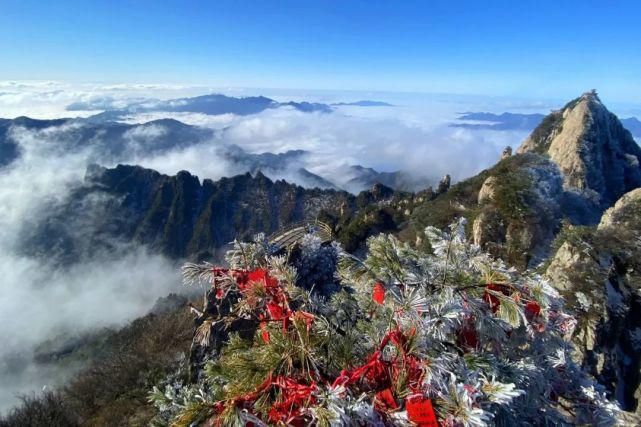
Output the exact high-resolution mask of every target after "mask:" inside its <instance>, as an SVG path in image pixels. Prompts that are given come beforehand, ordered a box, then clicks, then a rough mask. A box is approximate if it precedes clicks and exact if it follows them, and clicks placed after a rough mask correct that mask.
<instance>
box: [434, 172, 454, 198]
mask: <svg viewBox="0 0 641 427" xmlns="http://www.w3.org/2000/svg"><path fill="white" fill-rule="evenodd" d="M451 183H452V178H451V177H450V175H449V174H448V175H445V176H444V177H443V178H441V180H440V181H439V182H438V187H437V188H438V189H437V190H436V191H437V192H438V193H439V194H442V193H445V192H447V190H449V189H450V185H451Z"/></svg>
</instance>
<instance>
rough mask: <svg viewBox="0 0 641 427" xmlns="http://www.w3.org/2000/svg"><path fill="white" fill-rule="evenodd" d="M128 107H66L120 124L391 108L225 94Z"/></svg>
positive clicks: (103, 103) (98, 102) (95, 103)
mask: <svg viewBox="0 0 641 427" xmlns="http://www.w3.org/2000/svg"><path fill="white" fill-rule="evenodd" d="M123 102H125V103H126V104H127V105H126V106H125V107H120V108H113V106H114V102H113V100H111V99H109V100H105V99H100V98H99V99H94V100H89V101H77V102H74V103H71V104H69V105H68V106H67V107H66V110H67V111H70V112H73V111H94V110H102V112H100V113H98V114H95V115H93V116H91V120H93V121H118V120H123V119H124V118H126V117H128V116H131V115H134V114H139V113H151V112H165V113H200V114H207V115H220V114H235V115H239V116H246V115H250V114H257V113H260V112H262V111H265V110H268V109H275V108H282V107H289V108H294V109H296V110H298V111H301V112H304V113H314V112H316V113H331V112H332V111H333V107H340V106H356V107H390V106H392V105H391V104H388V103H386V102H381V101H370V100H363V101H355V102H347V103H345V102H339V103H333V104H323V103H318V102H305V101H303V102H296V101H287V102H278V101H275V100H273V99H271V98H267V97H265V96H249V97H242V98H238V97H232V96H226V95H222V94H209V95H201V96H196V97H191V98H176V99H169V100H159V99H138V100H131V101H129V102H126V101H123Z"/></svg>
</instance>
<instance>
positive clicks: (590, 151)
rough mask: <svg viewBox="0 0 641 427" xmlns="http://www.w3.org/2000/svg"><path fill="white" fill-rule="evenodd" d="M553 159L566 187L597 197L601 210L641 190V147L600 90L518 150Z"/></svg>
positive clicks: (556, 114) (556, 116)
mask: <svg viewBox="0 0 641 427" xmlns="http://www.w3.org/2000/svg"><path fill="white" fill-rule="evenodd" d="M518 151H519V153H525V152H536V153H539V154H544V155H547V156H549V157H550V159H551V160H552V161H553V162H555V163H556V164H557V165H558V166H559V169H560V170H561V172H562V173H563V176H564V187H565V188H566V189H569V190H575V191H578V192H580V193H582V194H584V195H587V196H589V197H591V198H593V199H594V200H595V201H596V202H598V203H599V204H600V205H601V207H602V208H607V207H609V206H611V205H612V204H613V203H614V202H615V201H616V200H617V199H618V198H619V197H621V196H622V195H623V194H624V193H626V192H628V191H630V190H632V189H634V188H636V187H639V186H641V168H640V167H639V162H640V161H641V148H640V147H639V146H638V145H637V143H636V142H635V141H634V139H633V138H632V135H631V134H630V132H629V131H628V130H626V129H625V128H624V127H623V125H622V124H621V122H620V121H619V119H618V118H617V117H616V116H615V115H614V114H613V113H611V112H610V111H608V109H607V108H606V107H605V106H604V105H603V103H602V102H601V100H600V99H599V96H598V95H597V93H596V91H595V90H592V91H589V92H586V93H584V94H583V95H581V96H580V97H578V98H576V99H574V100H572V101H570V102H569V103H568V104H566V105H565V107H563V108H562V109H561V110H558V111H553V112H552V113H550V114H549V115H548V116H547V117H546V118H545V119H544V120H543V122H542V123H541V124H540V125H539V126H538V127H537V128H536V129H535V130H534V131H533V132H532V134H531V135H530V136H529V137H528V138H527V139H526V140H525V141H524V142H523V144H522V145H521V147H519V150H518Z"/></svg>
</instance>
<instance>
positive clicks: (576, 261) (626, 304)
mask: <svg viewBox="0 0 641 427" xmlns="http://www.w3.org/2000/svg"><path fill="white" fill-rule="evenodd" d="M557 246H558V247H559V249H558V250H557V252H556V254H555V255H554V256H553V258H552V259H551V261H550V264H549V267H548V268H547V273H546V274H547V275H548V276H549V277H550V278H551V280H552V281H553V282H554V283H555V285H556V286H557V288H558V289H559V290H560V291H561V293H562V294H563V296H564V297H565V299H566V300H567V301H568V303H569V304H570V305H571V306H572V308H573V310H574V311H575V312H576V313H578V314H579V315H578V316H577V318H578V320H579V324H578V326H577V329H576V332H575V334H574V336H573V340H574V342H575V344H576V345H577V346H578V348H579V352H578V353H577V354H576V358H577V359H578V360H580V361H582V363H583V364H584V366H586V367H588V368H589V369H590V371H591V372H593V374H594V375H595V376H596V377H597V378H599V381H600V382H601V383H602V384H604V385H606V386H607V387H608V389H609V391H610V393H612V395H613V396H615V397H616V398H617V399H618V400H619V402H620V403H621V404H622V405H623V407H624V409H626V410H629V411H636V412H637V413H641V405H639V399H641V294H640V293H639V291H640V290H641V262H640V261H639V260H641V189H636V190H633V191H631V192H629V193H627V194H625V195H624V196H623V197H622V198H621V199H619V200H618V201H617V202H616V204H615V205H614V206H613V207H612V208H610V209H608V210H607V211H606V212H605V214H604V215H603V217H602V219H601V222H600V223H599V225H598V226H597V227H590V228H586V227H567V228H566V229H565V230H564V231H563V232H562V233H561V235H560V237H559V239H558V242H557Z"/></svg>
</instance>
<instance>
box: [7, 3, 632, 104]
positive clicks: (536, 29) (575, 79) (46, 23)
mask: <svg viewBox="0 0 641 427" xmlns="http://www.w3.org/2000/svg"><path fill="white" fill-rule="evenodd" d="M0 8H1V10H2V13H0V52H2V59H1V65H0V79H3V80H6V79H58V80H65V81H100V82H130V83H131V82H156V83H159V82H163V83H183V84H207V85H213V86H218V87H224V86H235V87H242V86H244V87H278V88H308V89H332V90H346V89H355V90H382V91H409V92H438V93H465V94H485V95H493V94H495V95H505V96H511V95H519V96H531V97H555V98H568V97H573V96H576V95H577V94H579V93H581V92H582V91H584V90H586V89H590V88H592V87H596V88H598V89H599V90H600V92H601V94H602V95H604V96H606V97H607V98H608V99H611V100H616V101H623V102H625V101H629V102H641V83H639V81H640V79H639V78H638V75H639V73H640V70H641V25H640V22H639V17H641V2H638V1H611V2H605V1H589V0H582V1H575V0H564V1H558V0H557V1H536V2H528V1H491V2H490V1H488V2H481V1H475V2H471V1H448V2H441V1H420V2H413V1H403V2H401V1H381V0H369V1H348V0H345V1H304V0H296V1H284V0H283V1H213V0H210V1H158V0H156V1H147V0H135V1H120V0H109V1H69V0H68V1H64V0H60V1H55V2H44V1H32V0H3V1H2V2H0Z"/></svg>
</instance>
